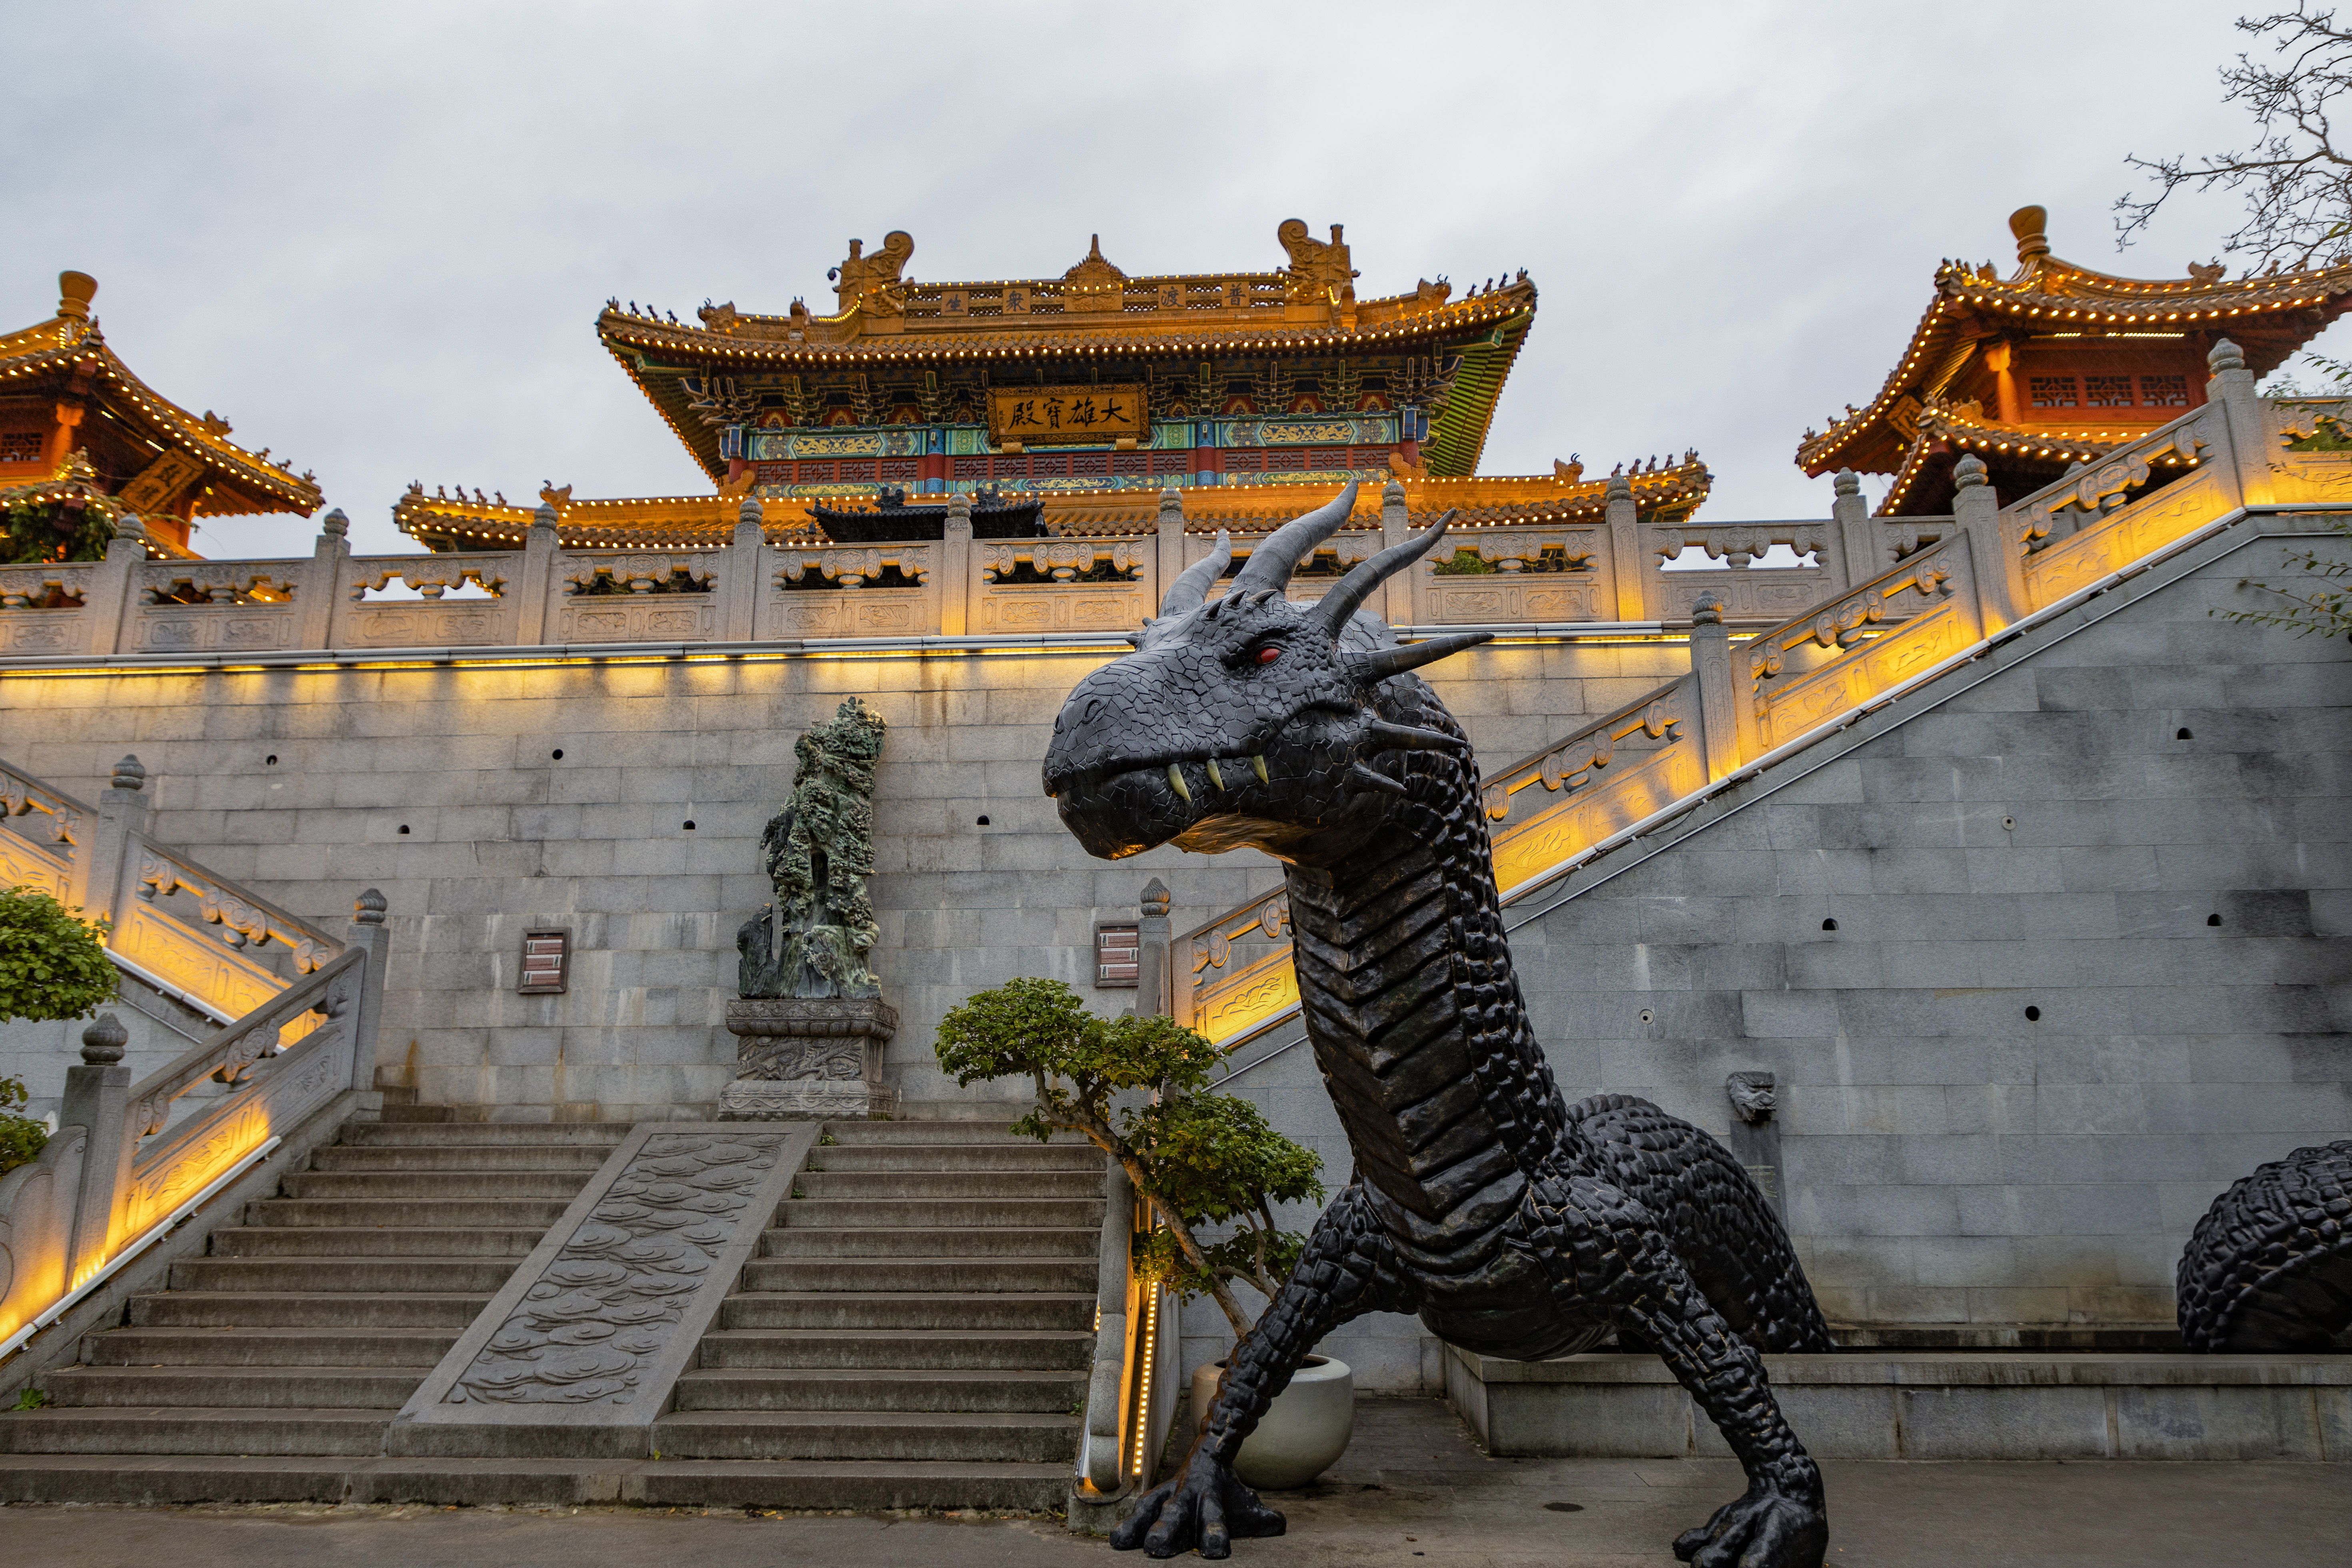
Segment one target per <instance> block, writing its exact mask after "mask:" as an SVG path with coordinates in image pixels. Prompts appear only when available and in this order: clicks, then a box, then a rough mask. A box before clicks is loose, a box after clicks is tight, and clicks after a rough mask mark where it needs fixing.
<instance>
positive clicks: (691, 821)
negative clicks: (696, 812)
mask: <svg viewBox="0 0 2352 1568" xmlns="http://www.w3.org/2000/svg"><path fill="white" fill-rule="evenodd" d="M686 831H687V832H688V833H691V832H693V831H694V818H692V817H690V816H689V817H688V818H687V819H686Z"/></svg>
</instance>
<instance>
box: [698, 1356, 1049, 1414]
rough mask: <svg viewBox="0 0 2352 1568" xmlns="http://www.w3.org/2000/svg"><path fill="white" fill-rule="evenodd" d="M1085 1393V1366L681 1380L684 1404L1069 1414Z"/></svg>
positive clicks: (765, 1372)
mask: <svg viewBox="0 0 2352 1568" xmlns="http://www.w3.org/2000/svg"><path fill="white" fill-rule="evenodd" d="M1086 1396H1087V1373H1086V1372H1085V1370H1084V1369H1082V1368H1073V1369H1069V1370H1056V1369H1052V1368H1044V1369H1038V1368H1031V1369H1025V1370H1018V1369H1016V1370H1013V1371H1003V1370H993V1369H991V1370H979V1369H961V1368H947V1369H937V1368H929V1367H926V1368H918V1369H909V1368H905V1367H857V1368H842V1367H738V1368H731V1369H730V1370H728V1371H724V1372H720V1371H717V1370H713V1369H710V1368H698V1369H696V1370H695V1371H692V1372H688V1373H685V1374H684V1375H682V1376H681V1377H679V1379H678V1380H677V1408H678V1409H680V1410H827V1411H849V1410H866V1411H877V1410H896V1411H941V1410H961V1411H1005V1410H1025V1411H1032V1412H1038V1413H1045V1414H1055V1413H1067V1412H1068V1411H1070V1410H1072V1409H1074V1408H1076V1406H1077V1405H1080V1404H1081V1403H1082V1402H1083V1401H1084V1400H1085V1399H1086Z"/></svg>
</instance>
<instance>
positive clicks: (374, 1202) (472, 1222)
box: [245, 1198, 571, 1251]
mask: <svg viewBox="0 0 2352 1568" xmlns="http://www.w3.org/2000/svg"><path fill="white" fill-rule="evenodd" d="M570 1206H571V1202H570V1200H569V1199H566V1198H508V1199H499V1198H442V1199H434V1198H264V1199H262V1200H260V1201H259V1202H258V1203H250V1204H247V1205H245V1223H246V1224H247V1225H248V1226H268V1227H283V1228H288V1229H294V1228H299V1229H304V1230H310V1229H322V1230H323V1229H328V1228H331V1227H335V1226H352V1227H357V1228H364V1229H370V1230H373V1229H380V1228H386V1227H392V1226H434V1227H436V1228H439V1227H442V1226H447V1227H449V1228H451V1229H467V1228H499V1227H504V1228H514V1229H527V1230H529V1231H530V1233H531V1241H532V1243H533V1244H534V1245H535V1244H536V1243H537V1242H538V1240H539V1238H540V1237H541V1236H543V1235H544V1234H546V1231H547V1227H548V1226H551V1225H553V1224H554V1223H555V1222H556V1221H557V1220H559V1219H561V1218H562V1217H563V1211H564V1210H565V1209H566V1208H568V1207H570ZM366 1250H370V1251H373V1250H374V1249H373V1248H367V1249H366ZM524 1250H525V1251H529V1250H530V1248H529V1247H525V1248H524Z"/></svg>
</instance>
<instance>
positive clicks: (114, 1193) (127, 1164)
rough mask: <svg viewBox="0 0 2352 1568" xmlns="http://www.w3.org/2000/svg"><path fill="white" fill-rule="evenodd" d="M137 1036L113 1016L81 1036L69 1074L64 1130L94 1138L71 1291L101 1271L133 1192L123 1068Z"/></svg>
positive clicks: (69, 1276)
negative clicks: (74, 1065) (77, 1058)
mask: <svg viewBox="0 0 2352 1568" xmlns="http://www.w3.org/2000/svg"><path fill="white" fill-rule="evenodd" d="M130 1041H131V1031H130V1030H128V1029H126V1028H124V1027H123V1026H121V1024H120V1023H119V1022H117V1021H116V1019H115V1016H114V1015H113V1014H111V1013H100V1015H99V1016H98V1021H97V1022H96V1023H94V1024H92V1025H90V1026H89V1027H88V1028H86V1029H84V1030H83V1031H82V1032H81V1060H82V1065H81V1066H79V1067H78V1068H67V1069H66V1093H65V1102H64V1104H63V1105H62V1106H60V1107H59V1109H58V1127H60V1128H66V1127H79V1128H81V1129H82V1130H84V1131H86V1132H88V1133H89V1143H88V1144H87V1145H86V1146H85V1148H84V1151H83V1154H82V1163H81V1191H80V1192H79V1194H77V1195H76V1196H75V1199H74V1218H73V1241H72V1244H71V1247H70V1248H69V1249H68V1252H67V1254H66V1288H67V1289H72V1288H73V1287H75V1286H77V1285H79V1284H80V1283H81V1282H82V1281H83V1280H85V1279H89V1277H90V1276H91V1275H92V1274H95V1273H96V1272H97V1271H98V1270H99V1268H101V1267H102V1266H103V1265H104V1264H105V1262H106V1258H107V1250H108V1248H109V1247H110V1245H111V1244H112V1243H113V1240H114V1237H115V1233H116V1231H117V1230H118V1229H119V1228H120V1227H121V1224H122V1204H123V1199H124V1198H125V1197H126V1196H128V1195H129V1193H130V1188H131V1149H132V1147H133V1140H132V1138H131V1129H130V1128H129V1126H128V1125H126V1119H127V1118H128V1117H129V1115H130V1110H131V1069H130V1068H127V1067H124V1066H123V1065H122V1048H123V1047H124V1046H126V1045H128V1044H129V1043H130Z"/></svg>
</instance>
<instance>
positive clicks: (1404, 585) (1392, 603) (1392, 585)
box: [1381, 479, 1429, 626]
mask: <svg viewBox="0 0 2352 1568" xmlns="http://www.w3.org/2000/svg"><path fill="white" fill-rule="evenodd" d="M1410 538H1412V511H1411V510H1408V509H1407V507H1406V505H1405V499H1404V487H1403V486H1402V485H1401V484H1399V483H1397V481H1396V480H1394V479H1391V480H1390V481H1389V482H1388V483H1387V484H1385V485H1382V486H1381V549H1383V550H1386V549H1389V548H1390V547H1391V546H1392V545H1398V544H1402V543H1403V542H1405V541H1406V540H1408V539H1410ZM1428 579H1429V566H1428V563H1426V562H1421V561H1416V562H1414V563H1412V565H1410V566H1408V567H1406V568H1405V569H1404V570H1403V571H1402V572H1399V573H1397V574H1394V575H1393V576H1391V578H1390V579H1389V580H1388V581H1387V582H1385V583H1383V584H1381V619H1383V620H1385V621H1387V622H1388V624H1389V625H1391V626H1414V625H1417V624H1419V622H1420V620H1421V602H1420V601H1421V585H1422V584H1423V583H1425V582H1427V581H1428Z"/></svg>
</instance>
